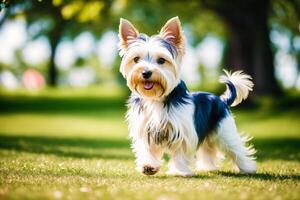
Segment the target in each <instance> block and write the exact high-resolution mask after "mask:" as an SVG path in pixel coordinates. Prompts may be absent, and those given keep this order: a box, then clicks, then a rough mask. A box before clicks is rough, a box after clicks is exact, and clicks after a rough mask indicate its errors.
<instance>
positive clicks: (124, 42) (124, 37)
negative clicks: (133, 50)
mask: <svg viewBox="0 0 300 200" xmlns="http://www.w3.org/2000/svg"><path fill="white" fill-rule="evenodd" d="M138 35H139V32H138V30H137V29H136V28H135V27H134V26H133V25H132V24H131V23H130V22H129V21H128V20H126V19H123V18H121V19H120V25H119V39H120V49H123V48H126V47H127V46H128V42H129V41H130V40H133V39H135V38H137V37H138Z"/></svg>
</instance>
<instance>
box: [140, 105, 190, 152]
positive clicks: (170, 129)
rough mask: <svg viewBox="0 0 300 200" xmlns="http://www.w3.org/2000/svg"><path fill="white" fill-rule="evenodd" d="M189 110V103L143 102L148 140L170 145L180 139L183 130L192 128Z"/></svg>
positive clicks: (157, 143)
mask: <svg viewBox="0 0 300 200" xmlns="http://www.w3.org/2000/svg"><path fill="white" fill-rule="evenodd" d="M191 112H192V111H191V108H190V106H189V105H182V106H178V107H174V106H170V107H166V106H164V104H162V103H156V102H151V103H149V102H148V103H145V104H144V106H143V115H144V119H145V129H146V134H147V137H148V142H149V143H151V142H153V143H155V144H156V145H164V146H165V145H168V146H171V145H172V144H175V143H178V142H180V141H182V139H183V134H184V132H186V131H188V130H189V129H190V128H193V127H190V126H192V124H191V123H190V122H191V121H192V119H191V116H192V113H191ZM187 119H189V120H187ZM187 121H188V122H187Z"/></svg>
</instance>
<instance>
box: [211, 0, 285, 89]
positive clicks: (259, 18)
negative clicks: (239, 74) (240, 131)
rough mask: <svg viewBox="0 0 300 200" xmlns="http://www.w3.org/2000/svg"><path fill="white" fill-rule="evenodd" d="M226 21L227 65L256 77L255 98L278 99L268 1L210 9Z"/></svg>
mask: <svg viewBox="0 0 300 200" xmlns="http://www.w3.org/2000/svg"><path fill="white" fill-rule="evenodd" d="M209 8H211V9H212V10H214V11H215V12H216V13H217V14H218V15H220V16H221V18H222V19H223V20H224V21H225V23H226V25H227V27H228V31H229V38H228V43H227V47H226V49H225V59H224V61H225V65H226V66H227V67H229V69H231V70H243V71H245V72H246V73H249V74H250V75H251V76H252V77H253V81H254V84H255V88H254V94H255V95H278V94H280V92H281V90H280V87H279V86H278V83H277V82H276V79H275V73H274V64H273V53H272V51H271V48H270V40H269V28H268V11H269V1H268V0H243V1H240V0H231V1H226V2H225V1H224V2H223V3H219V4H217V5H213V6H210V7H209Z"/></svg>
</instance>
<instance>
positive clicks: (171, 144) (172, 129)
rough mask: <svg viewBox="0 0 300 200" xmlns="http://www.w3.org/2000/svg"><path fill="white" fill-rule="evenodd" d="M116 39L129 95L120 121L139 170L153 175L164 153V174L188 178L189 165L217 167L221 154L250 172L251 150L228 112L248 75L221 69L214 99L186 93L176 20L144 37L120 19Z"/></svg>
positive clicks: (244, 92)
mask: <svg viewBox="0 0 300 200" xmlns="http://www.w3.org/2000/svg"><path fill="white" fill-rule="evenodd" d="M119 41H120V42H119V54H120V56H121V58H122V60H121V64H120V72H121V74H122V75H123V77H124V78H125V79H126V82H127V86H128V87H129V89H130V90H131V92H132V93H131V96H130V98H129V100H128V112H127V114H126V119H127V121H128V127H129V136H130V139H131V141H132V150H133V152H134V154H135V157H136V160H135V162H136V166H137V170H138V171H139V172H141V173H143V174H145V175H154V174H156V173H157V172H158V171H159V169H160V168H161V166H162V157H163V155H164V153H168V154H169V155H170V159H169V170H168V171H167V174H170V175H175V176H184V177H188V176H193V175H194V170H192V168H194V167H195V169H196V171H197V172H198V171H210V170H217V169H219V163H220V161H221V160H222V159H223V157H224V156H223V154H222V153H221V152H225V153H226V154H227V155H228V156H229V157H230V158H231V159H232V161H233V163H234V164H235V166H237V168H238V169H239V171H240V172H241V173H255V172H256V162H255V158H254V154H255V149H254V148H253V146H247V145H246V142H247V141H248V140H249V137H246V136H241V135H240V134H239V133H238V131H237V128H236V124H235V121H234V118H233V116H232V114H231V112H230V109H229V107H230V106H235V105H237V104H239V103H240V102H241V101H242V100H244V99H246V98H247V96H248V94H249V91H252V88H253V83H252V81H251V77H250V76H249V75H247V74H245V73H243V72H242V71H236V72H234V73H229V72H227V71H225V75H222V76H221V77H220V82H221V83H225V84H226V86H227V90H226V91H225V93H224V94H223V95H222V96H220V97H219V96H216V95H214V94H211V93H207V92H194V93H191V92H189V91H188V89H187V87H186V85H185V83H184V81H182V79H181V70H184V69H182V67H181V66H180V65H181V61H182V58H183V56H184V53H185V42H186V39H185V36H184V34H183V30H182V28H181V24H180V20H179V18H178V17H174V18H171V19H170V20H169V21H167V22H166V24H165V25H164V26H163V27H162V28H161V30H160V32H159V34H157V35H153V36H150V37H149V36H147V35H146V34H143V33H139V31H138V30H137V29H136V28H135V27H134V26H133V25H132V24H131V23H130V22H129V21H128V20H125V19H122V18H121V19H120V25H119ZM194 164H195V165H194Z"/></svg>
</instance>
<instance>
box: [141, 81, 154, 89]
mask: <svg viewBox="0 0 300 200" xmlns="http://www.w3.org/2000/svg"><path fill="white" fill-rule="evenodd" d="M143 86H144V89H145V90H151V89H152V88H153V86H154V82H151V81H145V82H143Z"/></svg>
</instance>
